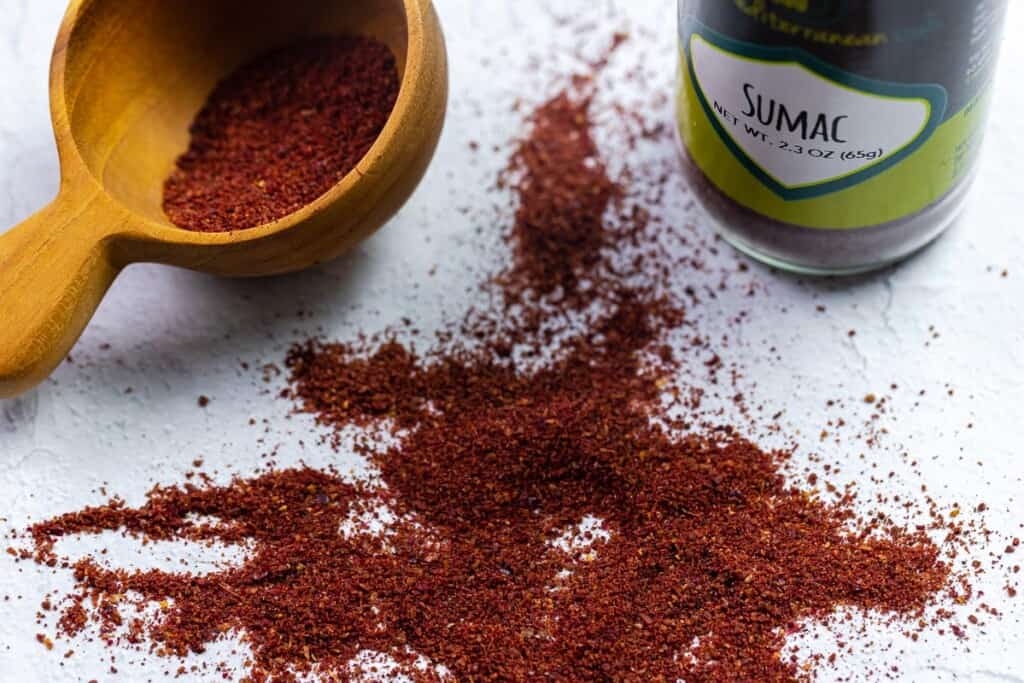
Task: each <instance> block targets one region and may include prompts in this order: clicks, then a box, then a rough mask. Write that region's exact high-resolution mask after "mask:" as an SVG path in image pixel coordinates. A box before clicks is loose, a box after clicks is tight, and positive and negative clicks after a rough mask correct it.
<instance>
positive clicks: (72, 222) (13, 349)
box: [0, 193, 120, 398]
mask: <svg viewBox="0 0 1024 683" xmlns="http://www.w3.org/2000/svg"><path fill="white" fill-rule="evenodd" d="M116 220H117V215H116V212H113V211H111V209H110V205H109V203H108V202H107V201H105V200H104V198H103V197H102V196H100V195H94V196H92V197H91V198H89V199H88V200H86V201H84V202H77V201H72V200H71V198H70V197H69V196H68V195H67V194H66V193H62V194H61V195H59V196H58V197H57V198H56V199H55V200H54V201H53V203H51V204H50V205H49V206H47V207H46V208H44V209H43V210H41V211H39V212H38V213H36V214H35V215H34V216H31V217H30V218H29V219H28V220H26V221H25V222H23V223H21V224H20V225H18V226H16V227H14V228H12V229H11V230H9V231H8V232H6V233H4V234H2V235H0V398H9V397H13V396H15V395H17V394H19V393H21V392H23V391H26V390H28V389H30V388H32V387H33V386H35V385H36V384H38V383H40V382H42V381H43V380H44V379H45V378H46V377H47V376H48V375H49V374H50V372H52V371H53V369H54V368H56V367H57V366H58V365H59V364H60V363H61V361H62V360H64V358H65V357H66V356H67V354H68V352H69V351H70V350H71V347H72V346H73V345H74V343H75V341H77V339H78V337H79V336H80V335H81V334H82V330H84V329H85V326H86V324H87V323H88V322H89V319H90V318H91V317H92V315H93V313H94V312H95V311H96V307H97V306H98V305H99V303H100V300H101V299H102V298H103V295H104V294H106V292H107V289H109V287H110V285H111V284H112V283H113V282H114V278H116V277H117V274H118V272H119V271H120V267H119V266H116V265H114V263H113V262H112V260H111V241H110V239H109V235H110V234H112V232H111V231H112V228H113V225H112V223H114V222H116Z"/></svg>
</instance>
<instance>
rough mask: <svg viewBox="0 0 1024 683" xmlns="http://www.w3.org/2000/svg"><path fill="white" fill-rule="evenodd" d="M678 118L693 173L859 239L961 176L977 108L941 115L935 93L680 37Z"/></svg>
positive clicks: (764, 206) (753, 201)
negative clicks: (856, 231)
mask: <svg viewBox="0 0 1024 683" xmlns="http://www.w3.org/2000/svg"><path fill="white" fill-rule="evenodd" d="M681 60H682V69H681V85H680V89H679V103H678V114H679V124H680V133H681V136H682V139H683V142H684V144H685V145H686V148H687V150H688V152H689V154H690V156H691V157H692V159H693V161H694V162H695V163H696V164H697V165H698V166H699V167H700V168H701V169H702V170H703V171H704V173H705V174H706V175H707V177H708V179H709V180H710V181H711V182H712V183H714V184H715V185H716V186H717V187H718V188H719V189H720V190H722V191H723V192H724V193H725V194H727V195H728V196H730V197H731V198H732V199H734V200H735V201H737V202H738V203H740V204H742V205H744V206H746V207H748V208H750V209H752V210H754V211H757V212H759V213H761V214H764V215H765V216H768V217H771V218H774V219H776V220H780V221H784V222H787V223H792V224H795V225H801V226H806V227H815V228H858V227H866V226H871V225H878V224H881V223H886V222H889V221H892V220H898V219H900V218H903V217H905V216H908V215H911V214H914V213H917V212H918V211H920V210H921V209H924V208H925V207H927V206H928V205H929V204H931V203H933V202H935V201H937V200H938V199H940V198H941V197H942V196H943V195H945V194H946V193H947V192H948V191H949V190H950V189H951V188H952V187H953V186H954V185H955V184H956V183H957V182H958V181H959V180H960V179H961V178H962V177H963V176H964V175H965V171H966V170H967V169H968V168H969V167H970V161H971V158H972V155H973V154H974V152H975V150H976V148H977V142H978V139H977V138H978V137H979V136H978V135H977V133H978V132H979V131H980V126H981V123H982V122H983V120H984V116H983V112H982V111H981V109H982V108H983V107H981V106H979V105H980V104H981V99H982V98H981V97H979V98H976V99H975V100H974V101H972V102H970V103H969V104H968V105H967V106H966V107H965V108H964V109H963V110H962V111H961V112H959V113H956V114H953V115H951V116H950V115H949V113H948V112H947V111H946V107H947V102H948V97H947V93H946V90H945V88H943V87H942V86H941V85H937V84H903V83H891V82H885V81H879V80H872V79H867V78H863V77H860V76H857V75H855V74H851V73H848V72H845V71H843V70H840V69H837V68H835V67H834V66H832V65H830V64H828V63H826V62H824V61H822V60H820V59H818V58H816V57H814V56H812V55H811V54H809V53H807V52H805V51H803V50H800V49H797V48H792V47H768V46H763V45H756V44H750V43H744V42H741V41H737V40H733V39H730V38H728V37H726V36H723V35H721V34H718V33H716V32H714V31H712V30H710V29H708V28H706V27H704V26H703V25H701V24H699V23H698V22H696V21H693V22H690V23H689V25H688V27H687V30H686V31H684V39H683V46H682V50H681Z"/></svg>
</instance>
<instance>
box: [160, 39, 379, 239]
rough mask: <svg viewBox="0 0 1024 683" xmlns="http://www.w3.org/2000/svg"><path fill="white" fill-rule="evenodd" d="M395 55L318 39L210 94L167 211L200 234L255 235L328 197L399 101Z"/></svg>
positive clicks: (261, 61) (241, 72)
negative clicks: (260, 228) (261, 228)
mask: <svg viewBox="0 0 1024 683" xmlns="http://www.w3.org/2000/svg"><path fill="white" fill-rule="evenodd" d="M398 88H399V82H398V71H397V68H396V64H395V58H394V55H392V53H391V51H390V49H389V48H388V47H387V46H386V45H384V44H383V43H381V42H380V41H377V40H375V39H373V38H369V37H361V36H360V37H354V36H335V37H319V38H313V39H308V40H305V41H303V42H300V43H297V44H294V45H291V46H288V47H285V48H282V49H280V50H277V51H275V52H272V53H269V54H267V55H265V56H263V57H260V58H257V59H256V60H254V61H252V62H250V63H249V64H246V65H244V66H242V67H241V68H240V69H238V71H236V72H235V73H234V74H232V75H231V76H229V77H228V78H226V79H225V80H224V81H222V82H221V83H220V84H219V85H218V86H217V87H216V88H215V89H214V90H213V92H212V93H211V94H210V97H209V99H208V100H207V102H206V104H205V106H204V107H203V109H202V110H201V111H200V112H199V114H198V115H197V116H196V118H195V121H194V122H193V124H192V128H191V134H192V139H191V142H190V145H189V148H188V151H186V152H185V153H184V154H183V155H182V156H181V157H180V158H179V159H178V161H177V168H176V169H175V171H174V172H173V173H172V174H171V176H170V177H169V178H168V179H167V181H166V183H165V184H164V204H163V206H164V211H165V212H166V214H167V216H168V217H169V218H170V219H171V222H173V223H174V224H175V225H177V226H179V227H182V228H186V229H188V230H198V231H201V232H224V231H229V230H242V229H245V228H251V227H255V226H257V225H261V224H263V223H267V222H270V221H274V220H277V219H279V218H281V217H283V216H286V215H288V214H289V213H292V212H293V211H296V210H298V209H300V208H302V207H303V206H305V205H306V204H308V203H310V202H311V201H313V200H314V199H316V198H317V197H319V196H320V195H322V194H324V193H325V192H326V191H327V190H329V189H330V188H331V187H332V186H334V185H335V184H336V183H337V182H338V181H340V180H341V179H342V178H343V177H344V176H345V175H346V174H347V173H348V172H349V171H351V170H352V169H353V168H354V167H355V165H356V164H357V163H358V162H359V160H360V159H362V158H363V156H364V155H365V154H366V152H367V151H368V150H369V149H370V146H371V145H372V144H373V142H374V141H375V140H376V139H377V136H378V135H379V134H380V131H381V130H382V129H383V128H384V124H385V123H386V122H387V120H388V117H389V116H390V114H391V110H392V108H393V107H394V104H395V100H396V98H397V96H398Z"/></svg>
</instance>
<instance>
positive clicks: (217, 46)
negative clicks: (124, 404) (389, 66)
mask: <svg viewBox="0 0 1024 683" xmlns="http://www.w3.org/2000/svg"><path fill="white" fill-rule="evenodd" d="M327 33H337V34H341V33H350V34H364V35H371V36H373V37H375V38H378V39H379V40H382V41H383V42H385V43H386V44H387V45H388V46H389V47H390V48H391V49H392V51H393V52H394V53H395V56H396V58H397V63H398V68H399V73H400V76H401V89H400V91H399V95H398V100H397V102H396V104H395V109H394V111H393V113H392V115H391V118H390V119H389V120H388V123H387V124H386V125H385V127H384V130H383V131H382V132H381V134H380V136H379V137H378V139H377V141H376V142H375V143H374V145H373V146H372V147H371V148H370V151H369V152H368V153H367V154H366V156H365V157H364V158H363V159H362V160H361V161H360V162H359V163H358V164H357V165H356V168H355V169H354V170H353V171H352V172H351V173H349V174H348V175H347V176H345V178H343V179H342V180H341V182H339V183H338V184H337V185H335V186H334V187H333V188H332V189H331V190H329V191H328V192H327V193H326V194H324V195H323V196H322V197H320V198H319V199H317V200H315V201H314V202H312V203H310V204H308V205H307V206H305V207H304V208H302V209H301V210H299V211H297V212H295V213H293V214H290V215H288V216H286V217H284V218H282V219H281V220H278V221H274V222H273V223H268V224H266V225H262V226H257V227H254V228H251V229H248V230H240V231H235V232H228V233H200V232H191V231H187V230H182V229H180V228H177V227H175V226H174V225H172V224H171V223H170V222H169V221H168V219H167V217H166V216H164V214H163V211H162V209H161V193H162V186H163V181H164V179H165V178H166V176H167V175H168V173H169V172H170V171H171V169H172V168H173V165H174V160H175V159H176V158H177V156H178V155H179V154H180V153H181V152H182V151H184V149H185V148H186V147H187V145H188V125H189V123H190V122H191V120H192V117H193V116H194V115H195V113H196V112H197V111H198V110H199V108H200V107H201V106H202V104H203V102H204V101H205V99H206V96H207V94H208V93H209V91H210V90H211V89H212V88H213V86H214V85H215V84H216V83H217V82H218V81H219V80H220V79H221V78H223V77H224V76H226V75H227V74H229V73H231V72H232V71H233V70H235V69H236V68H237V67H238V66H240V65H241V64H242V63H244V62H246V61H248V60H249V59H252V58H253V57H255V56H257V55H259V54H262V53H264V52H266V51H268V50H270V49H273V48H276V47H280V46H282V45H286V44H288V43H290V42H294V41H295V40H298V39H301V38H302V37H304V36H310V35H318V34H327ZM447 91H448V77H447V62H446V54H445V46H444V38H443V35H442V33H441V27H440V24H439V22H438V19H437V16H436V14H435V12H434V9H433V5H432V3H431V2H430V0H359V1H358V2H353V1H350V0H332V1H330V2H327V1H324V0H287V1H286V0H264V1H262V2H252V0H244V1H243V0H211V1H210V2H203V3H181V2H175V1H172V0H160V1H159V2H158V1H156V0H76V1H75V2H72V4H71V6H70V7H69V9H68V12H67V14H66V16H65V19H64V23H63V25H62V27H61V30H60V33H59V35H58V38H57V43H56V46H55V48H54V54H53V60H52V64H51V73H50V108H51V114H52V117H53V125H54V134H55V137H56V140H57V148H58V151H59V154H60V159H61V190H60V193H59V194H58V197H57V198H56V199H55V200H54V202H53V203H52V204H51V205H50V206H48V207H46V208H45V209H43V210H42V211H40V212H39V213H37V214H36V215H34V216H32V217H31V218H29V219H28V220H27V221H25V222H24V223H22V224H21V225H19V226H17V227H16V228H14V229H12V230H10V231H9V232H7V233H6V234H4V235H2V236H0V397H10V396H14V395H16V394H19V393H21V392H23V391H25V390H27V389H29V388H31V387H32V386H34V385H35V384H37V383H39V382H40V381H42V380H43V379H44V378H45V377H46V376H47V375H49V373H50V372H51V371H52V370H53V368H55V367H56V366H57V365H58V364H59V363H60V362H61V361H62V360H63V358H64V357H65V356H66V355H67V353H68V351H70V349H71V347H72V346H73V345H74V343H75V341H76V340H77V339H78V337H79V336H80V335H81V333H82V331H83V330H84V329H85V326H86V325H87V324H88V321H89V318H90V317H91V316H92V314H93V313H94V311H95V309H96V306H97V305H98V304H99V302H100V300H101V299H102V298H103V295H104V294H105V293H106V291H107V289H108V288H109V287H110V285H111V283H112V282H113V280H114V278H116V277H117V273H118V272H119V271H120V270H121V269H122V268H123V267H124V266H126V265H128V264H130V263H135V262H143V261H145V262H155V263H165V264H169V265H176V266H182V267H185V268H191V269H195V270H202V271H205V272H209V273H214V274H218V275H224V276H231V277H244V276H260V275H271V274H278V273H285V272H290V271H295V270H301V269H303V268H307V267H310V266H312V265H315V264H317V263H321V262H323V261H326V260H329V259H332V258H334V257H336V256H338V255H340V254H342V253H344V252H345V251H347V250H348V249H350V248H351V247H352V246H354V245H355V244H357V243H358V242H359V241H360V240H362V239H364V238H365V237H367V236H368V235H370V234H371V233H373V232H374V231H375V230H376V229H377V228H379V227H380V226H381V225H383V224H384V223H385V222H386V221H387V220H388V219H389V218H390V217H391V216H392V215H393V214H394V213H395V212H396V211H397V210H398V209H399V207H401V205H402V204H404V203H405V201H406V200H407V199H408V198H409V196H410V195H411V194H412V192H413V190H414V189H415V187H416V185H417V184H418V183H419V181H420V179H421V178H422V176H423V173H424V172H425V171H426V168H427V165H428V164H429V162H430V159H431V157H432V156H433V152H434V149H435V147H436V145H437V141H438V138H439V137H440V133H441V129H442V126H443V123H444V116H445V108H446V103H447Z"/></svg>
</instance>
